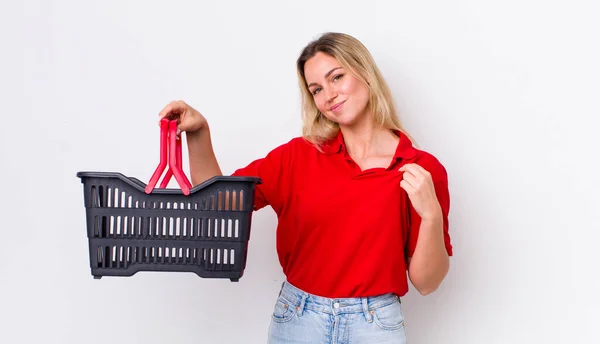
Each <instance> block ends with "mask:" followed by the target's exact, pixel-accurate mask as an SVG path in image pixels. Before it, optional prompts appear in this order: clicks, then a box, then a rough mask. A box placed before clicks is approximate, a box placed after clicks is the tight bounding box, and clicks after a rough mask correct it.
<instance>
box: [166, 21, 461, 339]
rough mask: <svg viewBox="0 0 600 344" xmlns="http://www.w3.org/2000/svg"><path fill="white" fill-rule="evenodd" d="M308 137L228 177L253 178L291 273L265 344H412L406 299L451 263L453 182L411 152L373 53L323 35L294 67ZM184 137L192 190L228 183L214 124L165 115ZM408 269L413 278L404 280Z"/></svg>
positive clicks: (187, 115)
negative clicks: (273, 218) (211, 182)
mask: <svg viewBox="0 0 600 344" xmlns="http://www.w3.org/2000/svg"><path fill="white" fill-rule="evenodd" d="M297 72H298V80H299V83H300V88H301V90H302V101H303V135H302V137H298V138H294V139H292V140H290V141H289V142H287V143H285V144H283V145H281V146H279V147H277V148H275V149H274V150H272V151H271V152H269V154H267V156H265V157H264V158H261V159H258V160H256V161H253V162H252V163H250V164H249V165H248V166H246V167H244V168H241V169H238V170H237V171H235V172H234V173H233V175H236V176H258V177H260V178H261V179H262V184H261V185H259V186H258V187H257V189H256V199H255V204H254V209H255V210H258V209H260V208H263V207H265V206H267V205H270V206H271V207H272V208H273V209H274V210H275V212H276V213H277V216H278V226H277V253H278V257H279V261H280V263H281V266H282V268H283V272H284V273H285V276H286V281H285V282H284V284H283V286H282V289H281V291H280V294H279V297H278V299H277V302H276V304H275V308H274V311H273V316H272V319H271V325H270V327H269V343H351V344H359V343H406V334H405V330H404V320H403V315H402V308H401V303H400V297H401V296H403V295H404V294H406V292H407V291H408V279H410V280H411V282H412V284H413V286H414V287H415V288H416V289H417V290H418V291H419V292H420V293H421V294H423V295H426V294H429V293H431V292H433V291H434V290H436V289H437V287H438V286H439V285H440V283H441V282H442V280H443V278H444V277H445V275H446V273H447V271H448V267H449V256H450V255H452V246H451V244H450V237H449V234H448V211H449V194H448V180H447V175H446V171H445V169H444V167H443V166H442V165H441V164H440V162H439V161H438V160H437V159H436V158H435V157H433V156H432V155H431V154H428V153H426V152H424V151H421V150H419V149H416V148H414V147H413V145H412V142H411V140H410V139H409V136H408V135H407V134H406V133H405V131H404V130H403V128H402V126H401V124H400V122H399V120H398V118H397V116H396V111H395V109H394V105H393V101H392V98H391V93H390V91H389V89H388V86H387V84H386V82H385V81H384V79H383V77H382V76H381V75H380V72H379V70H378V68H377V67H376V65H375V62H374V61H373V58H372V57H371V55H370V53H369V52H368V50H367V49H366V48H365V47H364V46H363V45H362V44H361V43H360V42H359V41H358V40H356V39H355V38H353V37H351V36H349V35H346V34H341V33H327V34H324V35H322V36H321V37H320V38H318V39H317V40H315V41H313V42H311V43H310V44H308V45H307V46H306V47H305V48H304V50H303V51H302V53H301V54H300V57H299V58H298V60H297ZM165 116H166V117H168V118H171V119H173V118H177V119H179V129H180V130H181V131H185V132H186V137H187V144H188V151H189V155H190V156H189V159H190V170H191V171H190V174H191V178H192V183H193V184H194V185H196V184H199V183H201V182H203V181H205V180H207V179H209V178H211V177H213V176H217V175H222V172H221V169H220V167H219V164H218V162H217V160H216V158H215V155H214V152H213V149H212V144H211V138H210V129H209V126H208V123H207V120H206V118H205V117H204V116H202V115H201V114H200V113H199V112H198V111H196V110H195V109H193V108H192V107H190V106H189V105H187V104H186V103H184V102H183V101H175V102H172V103H170V104H168V105H167V106H166V107H165V108H164V109H163V110H162V111H161V112H160V115H159V117H160V118H163V117H165ZM407 271H408V278H407Z"/></svg>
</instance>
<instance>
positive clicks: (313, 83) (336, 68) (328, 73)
mask: <svg viewBox="0 0 600 344" xmlns="http://www.w3.org/2000/svg"><path fill="white" fill-rule="evenodd" d="M338 69H342V67H335V68H334V69H332V70H330V71H329V72H327V74H325V79H327V78H329V76H330V75H331V73H333V72H335V71H336V70H338ZM316 84H317V83H315V82H311V83H310V84H309V85H308V86H306V88H310V87H311V86H315V85H316Z"/></svg>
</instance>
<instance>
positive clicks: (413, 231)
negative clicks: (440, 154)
mask: <svg viewBox="0 0 600 344" xmlns="http://www.w3.org/2000/svg"><path fill="white" fill-rule="evenodd" d="M417 164H418V165H420V166H421V167H423V168H424V169H426V170H427V171H428V172H429V173H430V174H431V178H432V180H433V185H434V188H435V193H436V196H437V199H438V202H439V203H440V207H441V209H442V217H443V225H444V229H443V230H444V245H445V246H446V252H448V255H449V256H452V243H451V241H450V233H449V223H448V214H449V212H450V192H449V190H448V174H447V172H446V169H445V168H444V167H443V166H442V165H441V164H440V163H439V162H438V161H437V160H435V158H433V161H431V159H427V160H426V162H425V161H424V162H423V163H421V162H417ZM408 204H409V206H408V207H409V221H408V226H409V228H408V239H407V245H406V256H407V257H412V255H413V254H414V252H415V248H416V246H417V239H418V237H419V229H420V226H421V217H420V216H419V214H417V212H416V211H415V209H414V208H413V206H412V205H411V204H410V202H408Z"/></svg>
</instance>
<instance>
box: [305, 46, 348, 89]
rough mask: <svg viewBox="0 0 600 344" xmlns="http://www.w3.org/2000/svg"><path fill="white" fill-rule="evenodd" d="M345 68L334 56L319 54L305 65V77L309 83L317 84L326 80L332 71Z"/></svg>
mask: <svg viewBox="0 0 600 344" xmlns="http://www.w3.org/2000/svg"><path fill="white" fill-rule="evenodd" d="M338 67H343V66H342V64H341V63H340V62H339V61H338V60H337V59H336V58H335V57H333V56H330V55H327V54H325V53H322V52H318V53H317V54H316V55H315V56H313V57H311V58H310V59H308V61H306V63H305V64H304V76H305V78H306V81H307V82H308V83H311V82H316V81H318V80H321V79H323V78H325V74H327V73H328V72H329V71H330V70H332V69H334V68H338Z"/></svg>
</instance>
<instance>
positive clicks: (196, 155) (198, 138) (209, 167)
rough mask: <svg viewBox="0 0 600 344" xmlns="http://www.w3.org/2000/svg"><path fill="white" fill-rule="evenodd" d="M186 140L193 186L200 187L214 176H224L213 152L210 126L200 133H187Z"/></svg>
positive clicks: (206, 126) (199, 131)
mask: <svg viewBox="0 0 600 344" xmlns="http://www.w3.org/2000/svg"><path fill="white" fill-rule="evenodd" d="M186 139H187V145H188V152H189V161H190V175H191V179H192V180H191V182H192V184H193V185H198V184H200V183H202V182H204V181H206V180H208V179H210V178H212V177H214V176H222V175H223V173H222V172H221V168H220V166H219V163H218V162H217V158H216V156H215V152H214V150H213V146H212V140H211V137H210V128H209V126H208V124H207V125H205V126H204V127H202V128H201V129H200V130H198V131H194V132H188V133H186Z"/></svg>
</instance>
